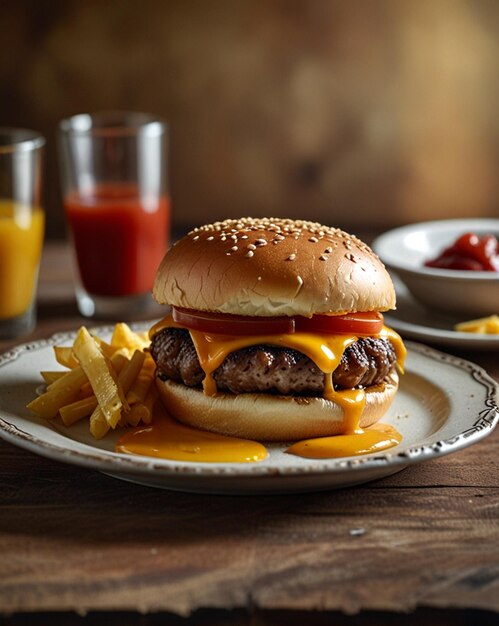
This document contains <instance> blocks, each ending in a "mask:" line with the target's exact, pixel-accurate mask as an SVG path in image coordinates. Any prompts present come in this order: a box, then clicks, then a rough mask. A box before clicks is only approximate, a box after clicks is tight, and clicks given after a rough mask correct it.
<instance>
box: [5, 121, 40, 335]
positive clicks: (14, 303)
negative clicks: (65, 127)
mask: <svg viewBox="0 0 499 626" xmlns="http://www.w3.org/2000/svg"><path fill="white" fill-rule="evenodd" d="M44 146H45V139H44V138H43V137H42V136H41V135H39V134H38V133H37V132H35V131H33V130H27V129H24V128H0V339H9V338H13V337H17V336H19V335H22V334H26V333H29V332H30V331H31V330H33V328H34V326H35V323H36V285H37V278H38V268H39V265H40V258H41V254H42V247H43V235H44V228H45V216H44V212H43V210H42V208H41V197H40V195H41V179H42V158H43V150H44Z"/></svg>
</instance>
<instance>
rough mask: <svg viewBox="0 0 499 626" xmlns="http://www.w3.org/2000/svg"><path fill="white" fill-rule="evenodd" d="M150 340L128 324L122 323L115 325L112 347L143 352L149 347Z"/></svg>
mask: <svg viewBox="0 0 499 626" xmlns="http://www.w3.org/2000/svg"><path fill="white" fill-rule="evenodd" d="M149 343H150V342H149V338H145V337H144V336H143V334H142V335H139V334H138V333H136V332H134V331H133V330H132V329H131V328H130V326H128V324H125V323H124V322H120V323H118V324H116V325H115V327H114V331H113V336H112V337H111V346H115V347H117V348H128V349H129V350H132V351H133V350H143V349H144V348H146V347H147V346H148V345H149Z"/></svg>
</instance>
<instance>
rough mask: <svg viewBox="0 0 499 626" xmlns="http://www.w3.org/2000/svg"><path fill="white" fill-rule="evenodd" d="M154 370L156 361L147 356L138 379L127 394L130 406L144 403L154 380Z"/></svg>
mask: <svg viewBox="0 0 499 626" xmlns="http://www.w3.org/2000/svg"><path fill="white" fill-rule="evenodd" d="M154 369H155V365H154V361H153V359H152V357H151V356H150V355H147V356H146V357H145V359H144V363H143V365H142V368H141V370H140V372H139V374H138V375H137V378H136V379H135V380H134V381H133V384H132V386H131V387H130V391H129V392H128V393H127V394H126V399H127V402H128V404H130V405H132V404H136V403H137V402H144V399H145V397H146V395H147V392H148V391H149V387H150V386H151V383H152V381H153V378H154Z"/></svg>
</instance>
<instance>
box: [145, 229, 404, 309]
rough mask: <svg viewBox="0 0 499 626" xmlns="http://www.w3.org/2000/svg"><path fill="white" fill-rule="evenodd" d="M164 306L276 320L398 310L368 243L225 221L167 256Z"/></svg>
mask: <svg viewBox="0 0 499 626" xmlns="http://www.w3.org/2000/svg"><path fill="white" fill-rule="evenodd" d="M153 295H154V297H155V299H156V300H157V301H158V302H159V303H160V304H169V305H173V306H176V307H182V308H187V309H195V310H198V311H217V312H221V313H229V314H235V315H250V316H278V315H289V316H291V315H303V316H306V317H310V316H312V315H314V314H321V313H322V314H324V313H332V314H342V313H347V312H350V311H386V310H388V309H393V308H395V291H394V288H393V283H392V281H391V278H390V276H389V275H388V272H387V271H386V269H385V267H384V266H383V264H382V263H381V261H380V260H379V258H378V257H377V256H376V255H375V254H374V253H373V251H372V250H371V249H370V248H369V247H368V246H367V245H366V244H364V243H363V242H362V241H360V240H359V239H357V238H356V237H354V236H353V235H349V234H347V233H345V232H343V231H342V230H339V229H337V228H330V227H327V226H322V225H321V224H317V223H314V222H307V221H294V220H288V219H277V218H276V219H273V218H260V219H253V218H241V219H238V220H225V221H224V222H216V223H214V224H209V225H206V226H202V227H200V228H196V229H194V230H193V231H191V232H190V233H189V234H188V235H186V236H185V237H184V238H182V239H181V240H180V241H179V242H177V244H176V245H174V246H173V247H172V248H171V249H170V250H169V251H168V253H167V254H166V255H165V257H164V259H163V261H162V263H161V265H160V267H159V270H158V272H157V275H156V280H155V284H154V288H153Z"/></svg>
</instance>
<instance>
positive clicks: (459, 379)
mask: <svg viewBox="0 0 499 626" xmlns="http://www.w3.org/2000/svg"><path fill="white" fill-rule="evenodd" d="M108 330H109V329H99V334H100V335H101V336H103V337H106V335H107V333H108ZM73 337H74V334H70V333H67V334H64V335H56V336H54V337H52V338H51V339H48V340H43V341H37V342H34V343H31V344H24V345H21V346H19V347H17V348H14V349H13V350H11V351H9V352H7V353H5V354H3V355H1V356H0V436H1V437H2V438H3V439H5V440H6V441H9V442H10V443H12V444H14V445H17V446H20V447H22V448H26V449H28V450H30V451H32V452H35V453H37V454H40V455H42V456H46V457H49V458H51V459H55V460H57V461H62V462H64V463H71V464H74V465H80V466H84V467H88V468H89V469H94V470H99V471H101V472H104V473H106V474H109V475H111V476H114V477H116V478H120V479H123V480H130V481H133V482H137V483H140V484H144V485H149V486H154V487H163V488H167V489H177V490H184V491H193V492H212V493H238V494H241V493H269V492H274V493H275V492H277V493H278V492H282V493H285V492H299V491H316V490H320V489H331V488H336V487H346V486H350V485H355V484H358V483H363V482H367V481H370V480H374V479H377V478H381V477H383V476H388V475H390V474H394V473H395V472H398V471H400V470H401V469H403V468H405V467H406V466H408V465H410V464H413V463H418V462H420V461H425V460H428V459H432V458H437V457H439V456H442V455H444V454H449V453H451V452H455V451H457V450H460V449H461V448H464V447H465V446H468V445H470V444H472V443H474V442H475V441H478V440H479V439H482V438H483V437H485V436H486V435H488V434H490V433H491V432H492V430H493V428H494V427H495V425H496V423H497V421H498V420H499V410H498V406H497V385H496V384H495V383H494V381H493V380H492V379H491V378H490V377H489V376H488V375H487V374H486V373H485V372H484V371H483V370H482V369H481V368H479V367H478V366H476V365H474V364H472V363H468V362H466V361H463V360H461V359H457V358H455V357H452V356H449V355H446V354H442V353H440V352H436V351H434V350H432V349H430V348H428V347H426V346H421V345H418V344H411V343H409V345H408V348H409V351H408V359H407V368H406V374H405V376H404V377H403V378H402V381H401V385H400V390H399V393H398V394H397V397H396V400H395V402H394V404H393V406H392V408H391V410H390V411H389V413H388V414H387V416H386V417H385V419H384V421H385V422H387V423H390V424H393V425H394V426H396V428H397V429H398V430H399V431H400V432H401V433H402V435H403V437H404V439H403V442H402V443H401V444H400V445H398V446H397V447H395V448H392V449H391V450H388V451H387V452H386V453H383V454H372V455H367V456H359V457H351V458H345V459H331V460H321V461H317V460H309V459H303V458H300V457H295V456H292V455H288V454H285V453H284V445H279V444H273V445H269V446H268V448H269V452H270V454H269V457H268V458H267V459H266V460H265V461H262V462H260V463H257V464H235V463H184V462H177V461H166V460H165V461H163V460H158V459H152V458H147V457H139V456H129V455H123V454H116V453H115V452H113V449H114V445H115V441H116V439H117V438H118V436H119V433H113V434H112V435H111V436H110V437H108V438H105V439H104V440H102V441H95V440H94V439H93V438H92V437H91V436H90V435H89V433H88V424H84V423H80V424H76V425H75V426H73V427H71V428H65V427H63V426H62V425H59V424H58V423H57V422H56V421H53V422H49V421H46V420H43V419H39V418H36V417H35V416H33V415H32V414H31V413H30V412H29V411H27V410H26V409H25V405H26V403H27V402H29V400H30V399H31V398H33V397H34V396H35V394H36V389H37V388H38V387H39V386H40V380H41V379H40V374H39V372H40V370H43V369H54V368H55V365H54V363H55V361H54V357H53V352H52V346H53V345H55V344H62V343H70V341H71V340H72V339H73Z"/></svg>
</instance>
